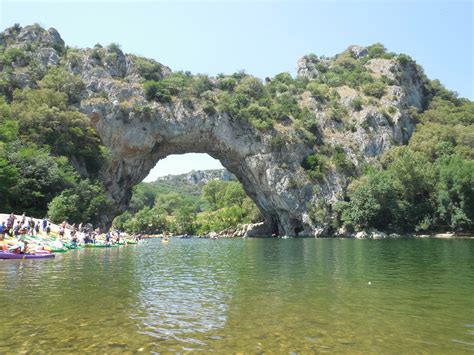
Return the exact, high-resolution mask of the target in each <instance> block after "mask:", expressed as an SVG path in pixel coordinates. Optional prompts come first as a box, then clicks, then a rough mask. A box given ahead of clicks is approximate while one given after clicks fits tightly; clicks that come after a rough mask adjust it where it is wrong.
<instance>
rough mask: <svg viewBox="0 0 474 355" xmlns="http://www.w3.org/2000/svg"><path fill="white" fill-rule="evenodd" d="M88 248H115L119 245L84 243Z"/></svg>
mask: <svg viewBox="0 0 474 355" xmlns="http://www.w3.org/2000/svg"><path fill="white" fill-rule="evenodd" d="M84 246H85V247H86V248H113V247H116V246H117V245H115V244H108V245H107V244H86V245H84Z"/></svg>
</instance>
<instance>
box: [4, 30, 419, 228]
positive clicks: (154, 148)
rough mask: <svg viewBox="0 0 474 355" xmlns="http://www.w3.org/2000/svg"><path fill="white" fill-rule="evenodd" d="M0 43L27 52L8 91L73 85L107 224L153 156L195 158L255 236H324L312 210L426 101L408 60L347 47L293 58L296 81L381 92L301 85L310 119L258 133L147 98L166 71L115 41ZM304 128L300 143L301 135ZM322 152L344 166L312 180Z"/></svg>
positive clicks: (401, 135)
mask: <svg viewBox="0 0 474 355" xmlns="http://www.w3.org/2000/svg"><path fill="white" fill-rule="evenodd" d="M0 45H2V46H4V48H7V49H8V48H19V49H21V50H22V51H23V52H24V53H26V57H25V60H26V61H27V62H28V65H26V64H25V63H21V62H15V63H12V64H13V68H14V70H13V71H11V72H9V73H8V75H11V76H13V77H14V78H15V82H16V83H17V86H16V87H18V88H24V87H32V88H35V87H36V86H37V82H38V80H39V78H40V77H41V75H42V74H43V75H44V73H45V72H46V71H47V70H49V69H50V68H51V67H55V66H60V67H62V68H64V69H65V70H66V71H68V72H70V73H73V74H75V75H77V76H78V77H79V78H80V79H81V80H82V82H83V83H84V87H83V90H82V91H81V93H80V99H79V100H78V102H77V107H78V109H79V110H80V111H82V112H83V113H85V114H87V115H88V116H89V117H90V120H91V125H92V126H93V127H94V128H95V129H96V131H97V132H98V134H99V135H100V138H101V139H102V143H103V145H104V146H105V147H106V148H107V150H108V153H109V159H108V163H107V164H106V166H104V167H103V169H102V170H101V173H100V176H101V179H102V181H103V183H104V186H105V188H106V190H107V192H108V195H109V197H110V199H111V200H112V201H113V202H114V206H115V208H114V209H113V210H110V211H104V215H103V222H104V223H106V224H107V223H110V222H111V220H112V218H113V216H115V215H116V214H117V213H120V212H121V211H124V210H125V209H126V207H127V205H128V203H129V201H130V198H131V189H132V187H133V186H134V185H136V184H138V183H139V182H141V181H142V180H143V179H144V178H145V177H146V176H147V174H148V173H149V171H150V169H152V168H153V167H154V166H155V165H156V163H157V162H158V161H159V160H160V159H163V158H165V157H166V156H168V155H170V154H182V153H189V152H196V153H208V154H209V155H211V156H213V157H214V158H217V159H219V160H220V161H221V163H222V164H223V165H224V166H225V167H226V169H228V170H229V171H230V172H232V173H233V174H234V175H235V176H236V177H237V178H238V180H239V181H240V182H241V183H242V184H243V186H244V189H245V191H246V192H247V194H248V195H249V196H250V197H251V198H252V199H253V200H254V201H255V203H256V204H257V206H258V207H259V208H260V210H261V211H262V214H263V216H264V217H265V219H266V224H265V228H264V229H261V230H259V231H253V233H254V234H255V233H257V234H258V233H275V232H276V233H280V234H286V235H317V234H321V233H325V232H327V226H326V225H324V223H321V222H320V221H318V219H317V218H315V216H314V215H315V211H316V210H317V209H318V208H320V207H321V206H322V205H324V206H330V205H331V203H333V202H335V201H337V200H339V199H341V198H342V197H343V196H344V192H345V189H346V188H347V185H348V183H349V181H350V179H351V176H354V175H357V174H358V172H359V171H360V168H361V166H364V165H366V164H368V163H375V164H376V163H377V158H378V157H380V155H381V154H382V153H383V152H384V151H385V150H386V149H388V148H390V147H391V146H393V145H399V144H405V143H406V142H407V141H408V139H409V138H410V136H411V134H412V132H413V130H414V128H415V121H414V120H413V119H412V113H413V112H414V111H416V110H421V109H422V108H423V106H424V100H425V99H426V93H425V92H424V87H423V85H424V82H425V81H426V78H425V76H424V74H423V73H422V71H421V70H420V68H419V67H418V66H416V65H415V64H414V62H412V61H409V60H408V61H407V60H406V59H405V57H401V56H392V57H390V58H384V57H378V58H370V53H369V52H370V51H369V50H368V49H367V48H364V47H357V46H352V47H349V48H348V49H347V50H346V51H345V52H343V53H342V54H341V55H339V56H336V57H334V58H324V57H322V58H321V57H318V56H315V55H309V56H305V57H303V58H302V59H300V60H299V61H298V64H297V73H298V80H299V83H304V85H306V86H305V87H307V88H309V87H310V86H308V85H309V83H311V82H315V83H316V82H317V83H320V82H321V80H322V79H321V78H324V80H325V81H326V82H328V80H331V78H330V76H329V74H328V73H330V72H331V70H332V68H337V69H338V70H346V71H345V72H344V73H346V72H347V73H351V70H352V71H354V72H356V71H357V72H358V73H359V72H360V73H362V74H361V77H363V78H365V79H366V80H367V82H372V81H376V82H383V83H384V85H385V86H384V87H383V90H379V91H378V92H377V93H375V94H372V93H371V89H372V88H371V87H370V85H367V87H366V90H361V89H359V88H358V87H357V86H351V85H346V84H345V83H341V84H338V83H335V84H331V85H330V96H331V98H330V99H327V98H321V97H318V95H317V94H315V93H314V92H312V91H311V90H307V89H305V87H303V89H301V90H299V91H298V92H295V93H294V94H293V95H294V99H295V100H296V101H297V105H298V109H300V110H303V109H304V110H305V111H304V112H309V114H310V115H311V117H312V119H313V120H314V122H315V123H314V125H313V126H312V127H313V128H312V129H309V128H307V127H306V128H305V127H302V126H301V124H300V123H299V122H298V120H297V119H295V118H294V117H292V116H291V115H287V116H285V117H283V118H281V119H279V120H277V121H275V123H274V124H273V125H272V126H271V127H266V128H265V129H261V128H259V127H255V125H252V124H251V122H249V121H245V120H240V119H237V118H236V117H235V116H233V115H231V114H230V113H229V112H227V111H225V110H219V109H214V108H212V107H211V108H209V105H204V104H203V101H202V100H199V99H198V98H194V97H192V98H190V99H189V100H187V101H185V100H184V99H182V98H181V97H179V96H176V97H173V98H172V99H170V100H168V101H166V102H160V101H159V100H158V101H157V100H149V99H147V97H146V93H145V90H144V85H143V84H144V82H145V81H146V80H147V79H152V80H154V81H157V82H159V81H160V80H162V79H163V78H165V77H168V76H169V75H172V71H171V70H170V69H169V68H168V67H166V66H164V65H162V64H160V63H158V62H156V61H154V60H150V59H144V58H141V57H138V56H135V55H130V54H125V53H123V52H122V51H121V50H120V48H119V47H118V46H116V45H111V46H108V47H102V46H96V47H95V48H87V49H73V48H66V47H65V46H64V42H63V40H62V39H61V37H60V36H59V34H58V32H57V31H56V30H54V29H49V30H45V29H43V28H41V27H40V26H37V25H33V26H27V27H24V28H19V27H14V28H9V29H7V30H5V31H4V32H2V33H1V34H0ZM32 63H34V66H33V64H32ZM31 68H34V70H32V69H31ZM339 68H343V69H339ZM365 79H364V80H365ZM272 80H273V79H268V82H271V81H272ZM209 82H210V83H211V84H210V87H209V89H208V90H207V91H206V92H205V95H207V96H210V97H217V96H218V95H219V93H220V91H222V88H219V86H218V85H216V83H217V82H218V80H217V79H216V78H209ZM325 87H326V86H325ZM325 87H324V88H325ZM375 89H377V87H375ZM275 95H276V96H278V95H280V94H279V93H278V92H277V93H276V94H275ZM202 96H204V95H202ZM280 96H281V95H280ZM189 101H190V102H189ZM216 106H217V104H216ZM341 112H342V114H341ZM309 131H311V137H310V138H305V137H307V136H308V134H307V133H308V132H309ZM331 149H332V150H331ZM328 150H330V151H332V152H336V153H337V154H340V155H343V156H344V159H345V163H344V164H342V165H338V164H334V163H333V162H332V160H331V161H329V162H328V163H326V164H325V166H324V169H323V170H322V172H323V175H322V176H321V177H318V178H314V176H313V177H311V175H309V174H308V171H307V169H306V170H305V168H304V167H303V166H304V164H303V162H304V161H305V159H307V158H308V157H309V156H311V155H314V154H318V153H321V154H323V153H324V151H328ZM336 153H334V154H336ZM76 164H77V165H80V164H79V163H76ZM78 168H79V169H80V166H78Z"/></svg>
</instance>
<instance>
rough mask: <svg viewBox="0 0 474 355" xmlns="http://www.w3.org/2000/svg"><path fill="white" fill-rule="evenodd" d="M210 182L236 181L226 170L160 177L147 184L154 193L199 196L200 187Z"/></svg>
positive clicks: (200, 171)
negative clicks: (171, 192)
mask: <svg viewBox="0 0 474 355" xmlns="http://www.w3.org/2000/svg"><path fill="white" fill-rule="evenodd" d="M212 180H222V181H237V178H236V177H235V176H234V175H233V174H231V173H230V172H229V171H227V170H226V169H212V170H193V171H191V172H189V173H186V174H180V175H166V176H162V177H159V178H158V179H156V180H155V181H153V182H150V183H148V184H149V185H151V186H153V189H154V190H155V191H156V192H161V193H167V192H170V191H174V192H178V193H182V194H185V195H193V196H199V195H201V191H202V187H203V186H204V185H205V184H206V183H208V182H209V181H212Z"/></svg>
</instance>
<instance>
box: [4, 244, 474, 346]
mask: <svg viewBox="0 0 474 355" xmlns="http://www.w3.org/2000/svg"><path fill="white" fill-rule="evenodd" d="M0 290H1V293H0V307H1V315H2V316H1V319H2V320H1V321H0V353H9V352H12V353H18V352H75V351H82V352H84V351H88V352H96V353H116V352H117V353H118V352H145V353H149V352H185V351H198V350H201V351H206V352H208V351H216V352H221V353H231V352H232V353H234V352H243V353H255V352H264V351H265V352H278V353H291V352H293V353H308V352H339V353H340V352H343V353H347V352H352V353H414V352H417V353H419V352H428V353H472V352H474V240H433V239H410V240H351V239H287V240H281V239H279V240H274V239H226V240H224V239H221V240H205V239H173V240H171V242H170V243H169V244H163V243H161V242H160V240H148V241H146V242H145V244H142V245H135V246H125V247H119V248H112V249H83V250H77V251H70V252H68V253H66V254H58V255H57V257H56V258H55V259H53V260H25V261H16V260H10V261H8V260H6V261H2V260H0Z"/></svg>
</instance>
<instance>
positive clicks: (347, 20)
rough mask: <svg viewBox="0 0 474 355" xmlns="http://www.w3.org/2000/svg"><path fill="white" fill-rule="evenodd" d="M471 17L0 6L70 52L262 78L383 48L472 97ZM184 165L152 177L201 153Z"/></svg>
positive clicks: (153, 5)
mask: <svg viewBox="0 0 474 355" xmlns="http://www.w3.org/2000/svg"><path fill="white" fill-rule="evenodd" d="M473 12H474V5H473V1H456V0H453V1H437V0H433V1H427V0H419V1H408V0H399V1H383V0H382V1H367V0H366V1H348V0H346V1H337V0H336V1H250V0H246V1H245V0H243V1H197V0H194V1H176V0H175V1H164V0H163V1H152V0H148V1H146V0H142V1H111V0H102V1H100V0H99V1H94V2H88V1H82V0H72V1H59V0H56V1H40V0H38V1H23V0H0V27H1V28H2V29H3V28H5V27H8V26H11V25H13V24H14V23H20V24H21V25H27V24H31V23H35V22H36V23H39V24H41V25H42V26H44V27H55V28H56V29H57V30H58V31H59V32H60V34H61V36H62V37H63V39H64V40H65V42H66V44H68V45H70V46H78V47H92V46H93V45H94V44H95V43H102V44H109V43H111V42H117V43H119V44H120V45H121V47H122V49H123V50H124V51H125V52H130V53H135V54H140V55H144V56H147V57H151V58H154V59H156V60H158V61H159V62H161V63H163V64H165V65H168V66H169V67H171V69H173V70H190V71H192V72H193V73H207V74H210V75H215V74H217V73H220V72H223V73H232V72H234V71H237V70H241V69H244V70H246V71H247V72H248V73H250V74H253V75H255V76H258V77H260V78H264V77H266V76H273V75H275V74H278V73H280V72H284V71H287V72H290V73H292V74H294V73H295V65H296V61H297V60H298V58H299V57H301V56H303V55H304V54H307V53H316V54H318V55H327V56H330V55H334V54H336V53H339V52H341V51H342V50H344V49H345V48H347V47H348V46H349V45H351V44H360V45H369V44H372V43H375V42H381V43H383V44H384V45H385V46H386V47H387V49H388V50H390V51H394V52H403V53H406V54H409V55H410V56H412V57H413V58H414V59H415V60H416V61H417V62H418V63H419V64H421V65H422V66H423V67H424V69H425V72H426V73H427V75H428V76H429V77H430V78H432V79H435V78H437V79H440V81H441V82H442V83H443V84H444V85H445V86H446V87H447V88H449V89H451V90H454V91H457V92H458V93H459V94H460V95H461V96H463V97H468V98H470V99H471V100H472V99H474V83H473V80H474V79H473V77H474V75H473V74H474V70H473V66H474V64H473V63H474V58H473V47H474V44H473V36H474V35H473V34H474V14H473ZM184 159H185V160H183V159H178V160H177V162H175V163H173V164H169V166H166V167H165V166H163V168H160V169H158V170H159V171H156V170H155V172H154V173H153V175H152V177H151V178H153V177H154V176H157V175H164V174H168V173H176V172H180V171H183V169H181V167H183V168H184V170H189V169H192V168H194V169H198V168H200V162H201V161H202V162H203V164H205V160H201V158H196V156H190V158H189V159H187V158H186V157H185V158H184ZM207 162H212V159H211V158H210V157H209V158H208V160H207ZM159 164H160V163H159ZM215 165H216V164H215ZM173 166H174V167H173ZM206 166H207V165H206ZM216 166H217V165H216Z"/></svg>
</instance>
